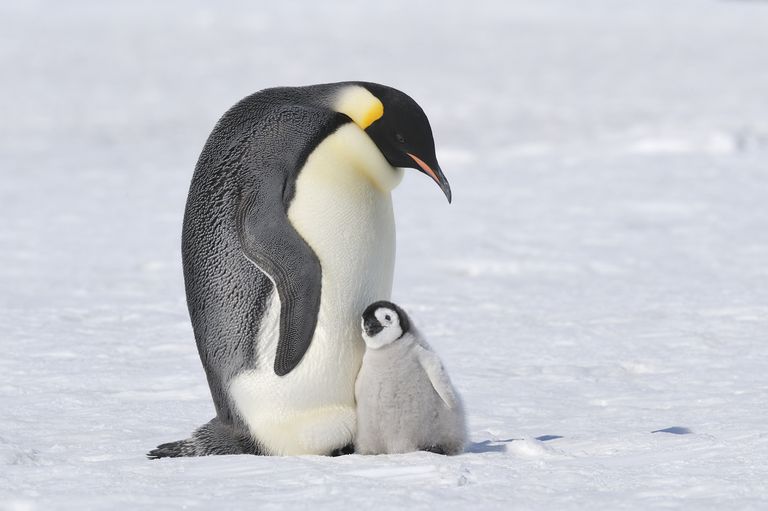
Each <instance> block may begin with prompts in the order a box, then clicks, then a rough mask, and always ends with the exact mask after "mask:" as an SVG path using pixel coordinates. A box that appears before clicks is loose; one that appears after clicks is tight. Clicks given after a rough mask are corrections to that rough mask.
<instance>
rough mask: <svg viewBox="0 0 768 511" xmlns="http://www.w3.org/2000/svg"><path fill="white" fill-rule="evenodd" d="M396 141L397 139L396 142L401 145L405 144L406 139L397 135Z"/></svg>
mask: <svg viewBox="0 0 768 511" xmlns="http://www.w3.org/2000/svg"><path fill="white" fill-rule="evenodd" d="M395 139H396V140H397V141H398V142H399V143H401V144H405V137H404V136H402V135H401V134H400V133H395Z"/></svg>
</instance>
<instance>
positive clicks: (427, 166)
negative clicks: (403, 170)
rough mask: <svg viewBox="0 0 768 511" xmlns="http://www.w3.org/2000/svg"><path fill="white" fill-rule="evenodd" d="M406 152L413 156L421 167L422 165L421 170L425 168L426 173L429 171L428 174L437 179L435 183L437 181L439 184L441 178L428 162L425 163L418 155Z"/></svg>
mask: <svg viewBox="0 0 768 511" xmlns="http://www.w3.org/2000/svg"><path fill="white" fill-rule="evenodd" d="M405 154H407V155H408V156H410V157H411V158H413V161H415V162H416V165H418V166H419V167H421V170H423V171H424V172H426V173H427V175H428V176H429V177H431V178H432V179H434V180H435V183H437V184H438V185H439V184H440V179H439V178H438V177H437V174H435V171H434V170H432V169H431V168H430V167H429V165H427V164H426V163H424V162H423V161H422V160H421V158H419V157H418V156H414V155H412V154H411V153H405Z"/></svg>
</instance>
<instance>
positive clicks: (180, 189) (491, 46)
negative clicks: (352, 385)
mask: <svg viewBox="0 0 768 511" xmlns="http://www.w3.org/2000/svg"><path fill="white" fill-rule="evenodd" d="M766 26H768V3H766V2H758V1H752V2H747V1H726V0H723V1H715V0H681V1H678V2H674V3H673V2H665V1H662V0H652V1H650V0H649V1H643V2H635V3H632V4H631V5H630V4H627V3H622V4H621V5H619V4H618V3H616V2H610V1H608V0H605V1H598V0H585V1H581V2H569V1H567V0H551V1H548V2H537V1H534V0H525V1H517V2H501V1H499V2H490V1H480V2H475V3H473V5H472V8H471V9H469V8H468V7H466V4H461V3H455V4H454V3H451V4H443V3H441V4H437V3H433V4H431V5H430V4H429V3H426V2H425V3H415V2H406V1H404V0H393V1H389V2H376V3H370V4H367V5H366V4H364V3H362V2H352V1H351V0H349V1H334V2H330V1H326V2H316V3H312V4H311V5H310V4H309V3H307V4H306V5H304V4H302V5H301V6H299V5H298V4H295V3H291V2H276V3H271V4H269V5H266V4H262V5H258V6H257V5H255V4H251V3H242V4H241V3H238V2H216V3H213V2H211V3H204V2H199V1H194V2H183V3H182V2H163V3H158V2H149V1H137V2H130V3H129V2H123V3H119V4H118V3H102V2H95V1H93V2H87V1H76V2H67V3H63V2H39V1H27V2H25V1H7V2H3V3H2V4H0V34H2V36H1V37H2V44H1V45H0V63H2V68H3V73H2V74H0V84H1V87H2V95H0V119H2V122H0V172H1V174H0V177H1V178H2V186H0V218H2V224H1V225H0V347H1V348H2V357H0V410H2V412H1V413H0V508H3V509H13V510H26V509H80V508H86V509H116V508H122V509H163V508H181V507H186V508H190V509H204V508H216V509H219V508H223V509H227V508H229V509H245V508H249V509H250V508H254V507H258V508H264V509H281V508H285V507H290V508H311V509H337V508H339V507H342V506H343V507H349V508H352V509H355V508H360V507H363V506H364V507H367V508H371V509H396V508H403V507H406V506H407V507H408V508H412V509H434V508H439V509H464V508H473V509H474V508H477V509H481V508H483V509H495V508H496V509H555V510H567V509H648V508H670V509H724V508H728V509H737V508H738V509H764V508H765V507H766V506H768V497H766V495H768V484H767V483H766V481H768V432H767V431H766V424H767V423H768V406H766V402H767V396H768V349H767V348H766V342H767V341H768V265H767V262H768V200H766V198H767V197H768V121H766V119H768V102H767V101H766V100H765V91H768V66H766V65H765V63H766V61H767V57H768V31H766V30H765V27H766ZM346 79H364V80H370V81H378V82H382V83H387V84H390V85H394V86H397V87H398V88H400V89H402V90H404V91H406V92H408V93H409V94H411V95H412V96H413V97H415V98H416V99H417V100H418V101H419V102H420V103H421V104H422V106H423V107H424V109H425V110H426V111H427V113H428V114H429V116H430V119H431V120H432V124H433V128H434V131H435V134H436V139H437V145H438V156H439V158H440V160H441V165H442V168H443V170H444V171H445V173H446V175H447V176H448V179H449V180H450V182H451V188H452V190H453V192H454V203H453V204H452V205H450V206H449V205H448V204H446V202H445V198H444V197H443V196H442V194H441V193H440V191H439V190H438V189H437V187H435V186H434V183H431V182H430V181H429V180H428V179H426V178H425V177H424V176H422V175H419V174H417V173H415V172H412V173H408V175H407V176H406V178H405V179H404V182H403V184H402V185H401V186H400V188H398V190H397V191H396V193H395V211H396V216H397V222H398V261H397V270H396V274H397V275H396V282H395V297H394V298H395V299H396V301H397V302H399V303H400V304H401V305H403V306H404V307H405V308H406V309H407V310H409V311H410V312H411V314H412V316H413V318H414V321H415V322H416V324H417V325H418V326H419V328H420V329H421V330H422V331H423V332H424V333H425V334H426V336H427V338H428V340H429V342H430V343H431V344H432V345H433V347H434V348H435V349H436V351H438V353H439V354H440V356H441V358H442V359H443V360H444V361H445V363H446V366H447V368H448V370H449V373H450V374H451V377H452V379H453V381H454V383H455V385H456V386H457V388H458V389H459V390H460V392H461V393H462V395H463V397H464V401H465V402H466V406H467V408H468V414H469V415H468V416H469V428H470V437H471V441H472V443H471V444H470V445H469V447H468V451H467V453H465V454H463V455H460V456H456V457H450V458H447V457H441V456H438V455H434V454H430V453H413V454H407V455H397V456H376V457H370V456H369V457H362V456H356V455H352V456H344V457H339V458H324V457H312V456H306V457H287V458H266V457H253V456H227V457H209V458H190V459H166V460H159V461H148V460H146V459H145V458H144V453H145V452H146V451H147V450H149V449H151V448H153V447H155V446H156V445H157V444H159V443H162V442H166V441H171V440H176V439H180V438H184V437H185V436H187V435H188V434H189V433H190V432H191V430H192V429H193V428H195V427H196V426H199V425H201V424H203V423H204V422H205V421H207V420H208V419H210V418H211V417H212V416H213V410H212V404H211V401H210V397H209V395H208V388H207V385H206V382H205V378H204V375H203V372H202V369H201V367H200V363H199V360H198V357H197V353H196V350H195V347H194V342H193V338H192V333H191V328H190V325H189V320H188V318H187V313H186V307H185V299H184V291H183V281H182V274H181V263H180V255H179V244H180V230H181V220H182V212H183V206H184V200H185V197H186V191H187V186H188V183H189V179H190V177H191V172H192V169H193V167H194V163H195V160H196V158H197V156H198V154H199V151H200V149H201V147H202V144H203V142H204V140H205V138H206V136H207V135H208V133H209V132H210V130H211V128H212V127H213V124H214V123H215V122H216V120H217V118H218V116H219V115H221V113H222V112H223V111H224V110H225V109H226V108H227V107H229V106H230V105H231V104H232V103H234V102H235V101H236V100H237V99H239V98H240V97H243V96H245V95H246V94H249V93H251V92H253V91H255V90H258V89H260V88H264V87H268V86H273V85H288V84H306V83H319V82H325V81H336V80H346Z"/></svg>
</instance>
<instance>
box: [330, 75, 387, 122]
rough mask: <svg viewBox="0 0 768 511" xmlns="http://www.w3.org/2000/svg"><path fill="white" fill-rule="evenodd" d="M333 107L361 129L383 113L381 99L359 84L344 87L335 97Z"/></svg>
mask: <svg viewBox="0 0 768 511" xmlns="http://www.w3.org/2000/svg"><path fill="white" fill-rule="evenodd" d="M334 108H335V109H336V111H337V112H341V113H343V114H346V115H348V116H349V118H350V119H352V120H353V121H355V124H357V125H358V126H360V128H361V129H365V128H367V127H368V126H370V125H371V124H373V122H374V121H376V120H377V119H379V118H381V116H382V115H384V105H383V104H382V103H381V100H379V98H377V97H376V96H374V95H373V94H371V92H370V91H369V90H368V89H366V88H365V87H361V86H360V85H350V86H349V87H345V88H344V89H343V90H342V91H341V92H340V93H339V95H338V96H337V97H336V100H335V102H334Z"/></svg>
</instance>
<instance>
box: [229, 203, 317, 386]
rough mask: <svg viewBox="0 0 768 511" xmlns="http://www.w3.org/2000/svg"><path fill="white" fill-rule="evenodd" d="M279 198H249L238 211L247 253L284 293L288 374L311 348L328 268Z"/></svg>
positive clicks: (283, 364)
mask: <svg viewBox="0 0 768 511" xmlns="http://www.w3.org/2000/svg"><path fill="white" fill-rule="evenodd" d="M276 206H277V205H276V204H271V205H270V204H268V205H266V207H265V205H264V204H259V203H258V202H257V201H255V200H252V199H251V198H247V199H245V200H244V201H243V203H242V207H241V209H240V214H239V215H238V232H239V233H240V242H241V244H242V249H243V252H244V253H245V255H246V257H248V259H250V260H251V261H252V262H253V263H254V264H256V265H257V266H258V267H259V268H260V269H261V270H262V271H263V272H264V273H266V274H267V275H268V276H269V278H270V279H271V280H272V282H273V283H274V285H275V287H276V288H277V293H278V296H279V297H280V339H279V340H278V343H277V353H276V355H275V368H274V369H275V374H277V375H278V376H284V375H286V374H288V373H289V372H291V371H292V370H293V369H294V368H295V367H296V366H297V365H298V363H299V362H300V361H301V359H302V357H303V356H304V354H305V353H306V352H307V349H308V348H309V344H310V342H311V341H312V336H313V335H314V333H315V326H316V325H317V313H318V311H319V310H320V291H321V289H320V288H321V274H322V268H321V266H320V261H319V260H318V259H317V256H316V255H315V253H314V251H312V249H311V248H310V247H309V245H308V244H307V243H306V242H305V241H304V239H303V238H302V237H301V236H300V235H299V233H298V232H296V230H295V229H294V228H293V226H292V225H291V224H290V222H289V221H288V217H287V215H286V213H285V211H282V210H281V211H275V210H276V209H278V208H276Z"/></svg>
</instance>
